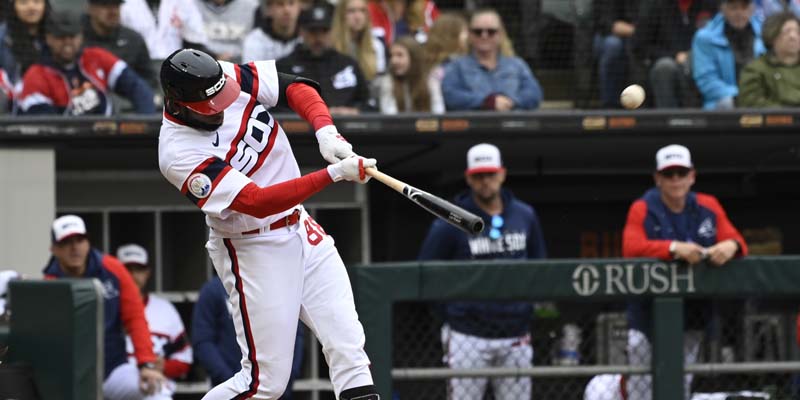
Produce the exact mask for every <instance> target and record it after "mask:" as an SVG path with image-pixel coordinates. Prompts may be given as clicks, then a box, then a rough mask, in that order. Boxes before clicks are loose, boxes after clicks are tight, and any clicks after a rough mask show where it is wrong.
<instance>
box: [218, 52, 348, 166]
mask: <svg viewBox="0 0 800 400" xmlns="http://www.w3.org/2000/svg"><path fill="white" fill-rule="evenodd" d="M220 65H222V68H223V70H224V71H225V73H228V74H229V75H231V76H234V77H235V79H236V80H237V82H239V86H240V87H241V88H242V91H244V92H246V93H250V95H251V96H253V97H255V99H256V100H257V101H258V102H259V103H261V104H263V105H266V106H268V107H276V106H279V105H280V106H288V107H289V108H291V109H292V110H293V111H294V112H295V113H297V115H299V116H300V117H301V118H303V119H304V120H306V121H308V123H310V124H311V126H313V127H314V131H315V132H316V136H317V141H318V142H319V150H320V153H321V154H322V158H324V159H325V160H327V161H328V162H329V163H336V162H339V161H341V160H343V159H345V158H347V157H350V156H352V155H354V154H355V153H354V152H353V146H352V145H351V144H350V143H348V142H347V140H345V138H344V137H343V136H342V135H341V134H339V131H338V130H337V129H336V126H335V125H334V124H333V118H332V117H331V114H330V112H329V111H328V106H327V105H326V104H325V101H323V100H322V97H321V96H320V87H319V84H318V83H317V82H314V81H312V80H311V79H306V78H303V77H299V76H296V75H291V74H284V73H281V72H278V70H277V69H276V68H275V62H274V61H253V62H250V63H247V64H230V63H225V62H220Z"/></svg>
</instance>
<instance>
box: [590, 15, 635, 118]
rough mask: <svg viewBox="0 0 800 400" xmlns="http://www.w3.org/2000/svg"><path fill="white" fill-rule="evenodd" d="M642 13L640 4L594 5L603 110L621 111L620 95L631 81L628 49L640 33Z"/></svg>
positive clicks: (595, 50) (599, 82) (595, 47)
mask: <svg viewBox="0 0 800 400" xmlns="http://www.w3.org/2000/svg"><path fill="white" fill-rule="evenodd" d="M638 9H639V0H622V1H614V0H595V1H594V10H593V12H594V16H595V28H594V29H595V37H594V53H595V56H596V57H597V64H598V65H597V74H598V86H599V88H600V104H601V106H602V107H603V108H620V103H619V94H620V93H621V92H622V89H623V87H624V84H625V81H626V80H627V79H628V61H629V60H628V49H629V42H630V39H631V37H632V36H633V34H634V32H635V31H636V27H635V26H634V23H635V21H636V13H637V11H638Z"/></svg>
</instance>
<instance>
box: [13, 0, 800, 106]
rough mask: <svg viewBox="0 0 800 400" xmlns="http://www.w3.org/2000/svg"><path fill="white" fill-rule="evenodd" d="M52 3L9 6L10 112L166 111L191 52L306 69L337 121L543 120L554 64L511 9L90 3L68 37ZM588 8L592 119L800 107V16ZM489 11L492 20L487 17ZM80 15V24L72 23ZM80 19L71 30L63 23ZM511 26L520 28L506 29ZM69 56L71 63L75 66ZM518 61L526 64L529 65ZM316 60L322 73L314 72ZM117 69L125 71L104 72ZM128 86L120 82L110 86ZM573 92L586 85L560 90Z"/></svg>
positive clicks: (720, 1)
mask: <svg viewBox="0 0 800 400" xmlns="http://www.w3.org/2000/svg"><path fill="white" fill-rule="evenodd" d="M51 1H53V0H7V1H5V2H4V3H5V4H3V7H4V8H3V9H2V14H3V19H2V23H1V24H0V110H2V111H3V112H10V113H17V114H23V113H32V112H33V113H50V114H63V115H81V114H100V115H110V114H112V113H118V112H123V113H124V112H135V113H152V112H157V111H158V109H159V108H160V107H161V100H160V97H161V96H160V93H159V84H158V77H157V76H156V74H155V70H156V68H157V67H158V65H159V63H160V61H161V60H163V59H164V58H166V57H167V56H168V55H169V54H170V53H172V52H174V51H175V50H177V49H179V48H183V47H193V48H198V49H200V50H203V51H206V52H209V53H210V54H212V55H213V56H215V57H216V58H217V59H220V60H228V61H232V62H240V63H248V62H251V61H254V60H264V59H274V60H276V62H277V64H278V65H279V67H280V68H281V69H282V70H284V71H286V72H293V73H301V71H302V73H303V74H305V75H307V76H310V77H312V78H313V79H315V80H318V81H319V82H320V84H321V86H322V87H323V88H327V90H326V89H323V95H324V96H326V100H328V101H329V103H330V104H331V105H332V106H333V109H332V111H333V112H334V114H355V113H362V112H382V113H386V114H395V113H402V112H429V113H443V112H445V111H455V110H498V111H507V110H534V109H537V108H539V107H540V106H541V105H542V102H543V101H545V100H548V96H547V94H546V93H543V89H542V86H540V85H539V81H538V80H537V77H536V73H538V69H537V68H543V67H545V66H547V65H551V64H552V63H548V62H547V59H548V57H552V56H553V55H552V54H548V52H547V51H546V50H544V49H546V48H547V46H548V45H546V44H540V45H538V48H539V52H538V53H537V54H535V55H533V56H532V55H531V54H530V53H531V51H529V49H528V48H529V47H530V44H531V43H537V42H547V40H544V39H546V36H547V35H546V32H543V31H542V28H538V29H539V31H538V32H537V28H536V27H535V25H536V24H534V23H529V22H530V21H535V20H536V18H537V17H536V16H535V15H534V16H530V15H527V14H530V10H528V9H527V8H526V10H527V11H526V13H527V14H526V15H519V16H514V15H509V14H508V13H507V12H505V11H508V10H507V8H510V9H515V8H514V7H515V6H516V3H514V4H511V3H509V4H505V3H502V4H501V3H497V4H494V3H491V2H485V1H466V0H465V1H445V0H441V1H439V2H434V1H432V0H190V1H178V0H127V1H123V0H87V6H86V9H85V10H82V11H83V13H82V14H81V15H80V16H78V17H77V18H79V20H80V21H79V24H78V25H79V26H78V28H79V29H77V31H76V29H75V27H74V26H71V27H68V28H67V29H66V31H64V29H63V28H64V26H60V25H58V23H57V22H56V19H58V18H56V19H54V18H52V17H53V16H58V17H59V18H60V19H61V20H64V18H65V17H64V16H63V15H62V14H63V11H62V10H60V9H59V7H57V6H59V4H60V3H58V2H54V4H50V3H51ZM552 1H553V0H541V3H542V4H541V5H542V7H540V9H539V10H538V12H545V11H546V10H547V9H548V8H552V7H549V6H548V4H549V3H550V2H552ZM436 3H439V4H440V6H438V7H437V4H436ZM586 3H587V4H588V3H591V6H592V7H591V13H590V14H591V15H592V18H591V19H590V22H589V23H588V25H590V26H591V29H589V30H590V31H592V32H594V33H593V35H594V38H593V39H594V50H593V51H592V52H590V53H591V54H592V59H593V63H592V66H591V67H590V68H593V70H594V71H595V72H594V74H595V77H594V79H593V80H594V82H595V85H594V86H595V87H596V93H594V95H593V96H594V99H595V100H594V101H592V102H590V103H588V104H590V106H591V105H595V106H597V107H599V108H607V109H608V108H611V109H613V108H619V107H620V103H619V94H620V92H621V91H622V89H623V88H624V87H625V86H627V85H630V84H632V83H640V84H642V85H643V86H645V88H646V91H647V93H648V96H647V98H648V103H647V104H646V107H655V108H688V107H703V108H706V109H729V108H733V107H781V106H792V105H795V104H797V103H798V101H800V95H797V94H796V93H797V92H796V91H795V90H794V88H795V87H797V86H798V85H800V81H798V79H800V76H798V72H797V71H798V70H797V64H798V57H800V37H798V36H800V34H798V19H797V18H798V17H797V16H798V15H799V14H800V5H799V4H800V3H799V2H796V1H788V0H677V1H675V0H650V1H646V2H640V1H634V0H623V1H611V0H587V2H586ZM486 5H494V6H496V7H499V10H496V9H492V8H481V7H484V6H486ZM439 7H441V9H440V8H439ZM61 8H64V7H63V6H61ZM543 10H544V11H543ZM76 11H81V10H75V9H72V10H71V11H70V12H76ZM498 11H500V12H498ZM75 18H76V16H74V15H73V16H70V18H69V19H71V21H68V22H69V23H70V24H71V23H72V22H74V20H75ZM523 20H524V21H523ZM523 22H524V26H521V27H520V25H522V24H523ZM509 24H510V26H511V30H507V29H506V27H505V26H506V25H509ZM61 25H64V24H63V23H62V24H61ZM67 25H69V24H67ZM72 25H74V24H72ZM762 27H763V29H762ZM575 29H576V32H577V29H578V27H577V26H576V27H575ZM580 29H581V30H586V27H585V26H581V27H580ZM576 34H577V33H576ZM534 36H535V37H534ZM539 39H541V40H539ZM515 43H517V46H515V45H514V44H515ZM54 48H57V51H53V49H54ZM64 48H68V49H71V50H70V51H67V52H73V53H74V54H66V53H65V50H64ZM72 48H74V49H72ZM97 48H100V49H103V51H104V53H102V54H104V55H103V56H99V57H94V56H91V57H85V56H84V55H85V54H90V55H93V54H94V53H95V52H97V50H96V49H97ZM515 48H516V49H518V50H519V51H522V54H521V57H517V55H516V54H515V51H514V49H515ZM574 51H579V50H578V49H577V48H576V49H575V50H574ZM106 52H107V53H110V56H105V54H106ZM82 59H92V60H94V59H98V60H104V61H102V64H103V65H102V66H99V69H98V68H95V70H101V71H102V73H101V74H100V75H102V76H96V77H95V76H92V75H93V74H92V73H91V71H88V70H86V69H85V68H84V67H85V65H82V64H81V62H82V61H81V60H82ZM576 59H577V58H576ZM116 60H119V61H121V62H122V63H121V64H116ZM319 61H325V62H324V63H323V64H322V65H318V64H317V63H318V62H319ZM406 64H407V65H406ZM75 65H78V67H76V66H75ZM315 65H318V66H316V67H314V66H315ZM531 65H533V66H535V67H537V68H533V69H532V68H531ZM33 66H36V68H32V67H33ZM114 66H116V68H117V69H110V68H112V67H114ZM103 68H106V69H108V70H107V71H105V70H103ZM575 68H576V69H578V68H579V67H578V66H577V65H575ZM580 68H586V66H580ZM123 71H127V72H124V73H123ZM535 72H536V73H535ZM26 75H28V79H27V81H28V83H27V85H26V79H25V77H26ZM121 76H125V79H124V80H123V82H121V81H120V80H119V79H117V78H119V77H121ZM42 80H51V81H53V82H55V81H57V80H63V81H64V83H65V84H64V85H59V86H62V87H64V88H65V90H62V89H61V88H59V89H58V90H54V89H52V88H43V87H41V85H37V83H36V82H40V81H42ZM132 81H136V82H137V83H136V84H131V83H129V82H132ZM138 81H144V82H145V83H146V88H141V87H139V86H140V85H139V83H138ZM570 84H574V85H576V84H577V83H575V82H566V83H564V85H567V86H568V85H570ZM26 86H28V87H26ZM545 86H547V85H545ZM548 87H549V86H548ZM45 89H47V90H49V91H50V92H53V91H55V92H58V93H45V92H43V90H45ZM548 90H549V89H548ZM570 90H571V89H570V88H566V89H565V91H566V92H570ZM575 92H576V93H577V92H578V91H577V90H576V91H575ZM87 93H88V94H87ZM345 93H346V94H345ZM329 96H330V97H329ZM553 96H554V97H556V96H557V94H554V95H553ZM145 103H148V104H149V103H152V104H151V105H149V106H148V105H146V104H145ZM581 104H583V103H581ZM278 111H279V110H278Z"/></svg>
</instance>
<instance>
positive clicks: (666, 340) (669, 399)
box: [652, 298, 685, 400]
mask: <svg viewBox="0 0 800 400" xmlns="http://www.w3.org/2000/svg"><path fill="white" fill-rule="evenodd" d="M652 338H653V361H652V370H653V399H654V400H676V399H683V398H684V388H683V299H682V298H656V299H654V300H653V334H652ZM684 400H685V399H684Z"/></svg>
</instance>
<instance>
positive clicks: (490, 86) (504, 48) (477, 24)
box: [442, 9, 542, 111]
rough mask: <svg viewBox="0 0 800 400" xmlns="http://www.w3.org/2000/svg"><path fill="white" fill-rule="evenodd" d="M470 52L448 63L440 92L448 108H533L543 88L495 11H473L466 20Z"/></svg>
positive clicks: (501, 109)
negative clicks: (520, 56)
mask: <svg viewBox="0 0 800 400" xmlns="http://www.w3.org/2000/svg"><path fill="white" fill-rule="evenodd" d="M469 45H470V53H469V54H468V55H466V56H463V57H460V58H458V59H456V60H454V61H453V62H451V63H450V64H448V65H447V67H446V68H445V72H444V79H443V80H442V93H444V101H445V106H446V107H447V110H496V111H510V110H534V109H536V108H538V107H539V103H541V101H542V88H541V87H540V86H539V82H538V81H537V80H536V77H534V76H533V72H531V69H530V67H528V64H526V63H525V61H523V60H522V59H521V58H519V57H516V56H515V55H514V51H513V50H512V48H511V41H510V40H509V39H508V36H507V35H506V32H505V29H504V28H503V22H502V20H501V19H500V16H499V15H498V14H497V11H495V10H492V9H483V10H479V11H476V12H475V13H474V14H473V15H472V18H471V19H470V21H469Z"/></svg>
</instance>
